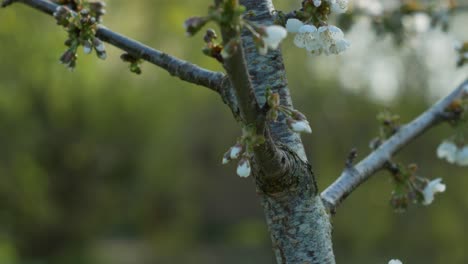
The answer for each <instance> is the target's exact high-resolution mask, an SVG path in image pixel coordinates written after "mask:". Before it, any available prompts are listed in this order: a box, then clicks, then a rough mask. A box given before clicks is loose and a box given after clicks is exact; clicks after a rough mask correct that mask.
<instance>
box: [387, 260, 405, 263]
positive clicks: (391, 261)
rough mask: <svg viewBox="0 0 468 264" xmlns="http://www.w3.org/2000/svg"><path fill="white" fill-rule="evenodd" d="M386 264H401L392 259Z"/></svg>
mask: <svg viewBox="0 0 468 264" xmlns="http://www.w3.org/2000/svg"><path fill="white" fill-rule="evenodd" d="M388 264H403V263H401V261H400V260H399V259H392V260H390V261H389V262H388Z"/></svg>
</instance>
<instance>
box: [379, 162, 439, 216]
mask: <svg viewBox="0 0 468 264" xmlns="http://www.w3.org/2000/svg"><path fill="white" fill-rule="evenodd" d="M387 170H388V171H389V172H390V173H391V174H392V178H393V182H394V184H395V187H394V190H393V191H392V198H391V201H390V203H391V205H392V207H393V208H394V209H395V211H396V212H404V211H406V209H407V208H408V206H409V204H410V203H415V204H422V205H426V206H427V205H430V204H431V203H432V202H433V201H434V194H435V193H438V192H444V191H445V184H442V183H441V182H442V179H441V178H437V179H435V180H432V181H430V180H429V179H427V178H423V177H420V176H418V175H417V174H416V173H417V171H418V166H417V165H416V164H410V165H408V166H407V167H405V166H403V165H402V164H394V163H391V162H388V163H387Z"/></svg>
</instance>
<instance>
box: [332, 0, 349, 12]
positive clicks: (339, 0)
mask: <svg viewBox="0 0 468 264" xmlns="http://www.w3.org/2000/svg"><path fill="white" fill-rule="evenodd" d="M329 2H330V4H331V11H332V12H333V13H337V14H342V13H345V12H346V10H348V0H332V1H329Z"/></svg>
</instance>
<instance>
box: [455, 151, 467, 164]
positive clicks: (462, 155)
mask: <svg viewBox="0 0 468 264" xmlns="http://www.w3.org/2000/svg"><path fill="white" fill-rule="evenodd" d="M456 163H457V164H458V165H460V166H468V146H464V147H463V148H462V149H460V150H459V151H458V152H457V160H456Z"/></svg>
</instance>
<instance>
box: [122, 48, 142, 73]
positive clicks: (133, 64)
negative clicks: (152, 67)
mask: <svg viewBox="0 0 468 264" xmlns="http://www.w3.org/2000/svg"><path fill="white" fill-rule="evenodd" d="M120 59H122V61H124V62H128V63H130V66H129V69H130V71H131V72H133V73H135V74H138V75H139V74H141V72H142V71H141V67H140V65H141V64H142V63H143V60H141V59H139V58H136V57H133V56H132V55H131V54H129V53H124V54H122V55H120Z"/></svg>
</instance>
